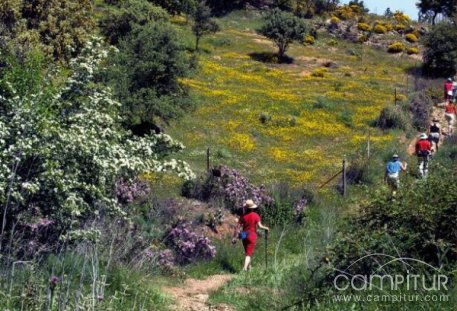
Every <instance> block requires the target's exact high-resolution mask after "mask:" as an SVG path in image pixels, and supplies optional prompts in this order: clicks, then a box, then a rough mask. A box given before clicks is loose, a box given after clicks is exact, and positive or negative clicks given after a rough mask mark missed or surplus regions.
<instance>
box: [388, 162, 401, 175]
mask: <svg viewBox="0 0 457 311" xmlns="http://www.w3.org/2000/svg"><path fill="white" fill-rule="evenodd" d="M386 171H387V174H395V173H400V171H401V162H400V161H398V160H397V161H390V162H389V163H387V166H386Z"/></svg>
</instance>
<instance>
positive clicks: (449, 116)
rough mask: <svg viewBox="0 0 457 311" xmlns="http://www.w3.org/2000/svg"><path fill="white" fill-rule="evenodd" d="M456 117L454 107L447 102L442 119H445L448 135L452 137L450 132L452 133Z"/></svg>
mask: <svg viewBox="0 0 457 311" xmlns="http://www.w3.org/2000/svg"><path fill="white" fill-rule="evenodd" d="M456 115H457V110H456V108H455V105H454V104H453V103H452V102H451V101H449V102H448V103H447V104H446V107H445V108H444V117H445V118H446V120H447V125H448V135H452V132H453V131H454V121H455V116H456Z"/></svg>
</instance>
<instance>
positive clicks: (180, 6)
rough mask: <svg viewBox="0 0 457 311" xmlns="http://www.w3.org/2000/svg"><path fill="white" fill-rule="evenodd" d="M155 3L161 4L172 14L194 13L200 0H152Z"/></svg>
mask: <svg viewBox="0 0 457 311" xmlns="http://www.w3.org/2000/svg"><path fill="white" fill-rule="evenodd" d="M150 2H152V3H153V4H155V5H158V6H161V7H162V8H164V9H165V10H167V11H168V12H169V13H170V14H173V15H179V14H182V13H184V14H192V13H193V12H194V11H195V8H196V7H197V5H198V2H199V1H198V0H151V1H150Z"/></svg>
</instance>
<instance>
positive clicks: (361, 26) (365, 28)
mask: <svg viewBox="0 0 457 311" xmlns="http://www.w3.org/2000/svg"><path fill="white" fill-rule="evenodd" d="M357 29H359V30H361V31H370V30H371V26H370V25H368V24H367V23H358V24H357Z"/></svg>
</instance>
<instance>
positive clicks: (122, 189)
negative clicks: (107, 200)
mask: <svg viewBox="0 0 457 311" xmlns="http://www.w3.org/2000/svg"><path fill="white" fill-rule="evenodd" d="M150 192H151V188H150V187H149V185H148V183H147V182H145V181H142V180H140V179H138V178H135V179H134V180H132V181H126V180H124V179H119V180H118V181H117V182H116V195H117V198H118V200H119V201H120V202H122V203H124V204H128V203H132V202H133V201H134V200H136V199H138V198H142V197H145V196H147V195H148V194H149V193H150Z"/></svg>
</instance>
